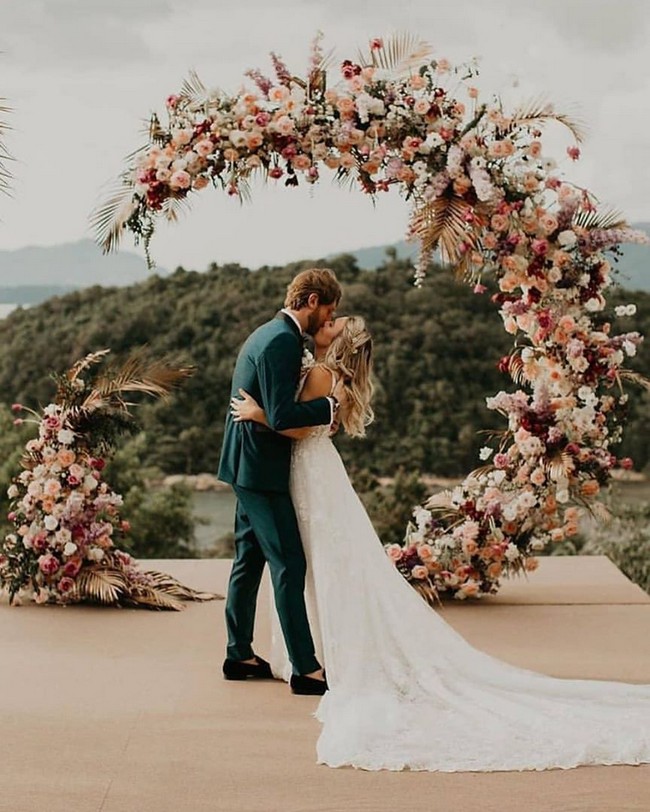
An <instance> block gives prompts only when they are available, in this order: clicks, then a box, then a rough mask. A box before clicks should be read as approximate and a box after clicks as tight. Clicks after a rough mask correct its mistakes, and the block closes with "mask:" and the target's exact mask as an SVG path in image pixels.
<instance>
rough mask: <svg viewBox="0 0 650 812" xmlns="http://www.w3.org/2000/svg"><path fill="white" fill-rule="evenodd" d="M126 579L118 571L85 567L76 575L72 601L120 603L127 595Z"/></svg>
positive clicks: (98, 567)
mask: <svg viewBox="0 0 650 812" xmlns="http://www.w3.org/2000/svg"><path fill="white" fill-rule="evenodd" d="M128 589H129V587H128V582H127V578H126V576H125V574H124V572H122V571H121V570H119V569H113V568H111V567H106V566H101V565H97V566H85V567H83V568H82V569H81V570H80V572H79V574H78V575H77V578H76V581H75V591H74V593H73V595H72V596H71V597H72V598H73V600H79V601H90V602H92V603H102V604H106V605H110V604H113V605H115V604H118V603H120V601H121V599H122V597H123V596H124V595H126V594H127V593H128Z"/></svg>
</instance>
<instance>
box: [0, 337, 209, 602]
mask: <svg viewBox="0 0 650 812" xmlns="http://www.w3.org/2000/svg"><path fill="white" fill-rule="evenodd" d="M107 353H108V351H102V352H98V353H92V354H90V355H88V356H86V357H85V358H84V359H83V360H81V361H79V362H78V363H76V364H75V365H74V366H73V367H72V368H71V369H70V370H69V371H68V372H67V374H65V375H60V376H56V381H57V392H56V397H55V399H54V402H52V403H50V404H49V405H47V406H46V407H45V408H44V409H43V410H42V412H35V411H31V410H29V409H26V408H25V407H23V406H21V405H20V404H14V407H13V409H14V411H15V412H16V413H24V414H26V415H29V416H28V417H26V418H23V417H17V418H16V422H17V423H22V422H25V420H27V421H31V422H33V423H34V424H35V425H36V426H37V428H38V434H37V436H36V437H35V438H34V439H32V440H29V442H28V443H27V445H26V447H25V452H24V455H23V460H22V471H21V472H20V473H19V474H18V475H17V476H16V477H15V478H14V480H13V482H12V484H11V486H10V488H9V497H10V499H11V500H12V502H11V512H10V513H9V520H10V521H11V522H12V524H13V526H14V530H13V532H11V533H10V534H9V535H7V536H6V538H5V539H4V541H3V543H2V544H1V545H0V589H3V590H5V591H6V592H8V594H9V599H10V602H11V603H12V604H17V603H20V602H21V600H22V598H23V597H30V598H32V599H33V600H34V601H35V602H36V603H39V604H44V603H58V604H71V603H82V602H90V603H100V604H108V605H120V606H138V607H146V608H151V609H175V610H178V609H182V608H183V607H184V601H187V600H212V599H213V598H216V597H218V596H217V595H213V594H211V593H204V592H198V591H196V590H193V589H191V588H189V587H186V586H184V585H183V584H181V583H179V582H178V581H177V580H176V579H174V578H172V577H171V576H169V575H166V574H164V573H160V572H155V571H145V570H142V569H141V568H140V567H139V566H138V564H137V562H135V561H134V560H133V559H132V558H131V556H130V555H129V554H128V553H126V552H124V551H122V550H120V549H119V548H118V546H116V545H117V544H118V543H119V542H120V541H122V540H124V539H125V538H126V537H127V534H128V531H129V523H128V521H127V520H126V519H123V518H122V517H121V515H120V508H121V505H122V497H121V496H120V494H118V493H115V491H114V490H113V489H112V488H111V487H110V485H109V484H108V483H107V482H106V481H104V480H103V476H102V471H103V469H104V466H105V462H106V458H107V457H108V456H109V455H110V454H111V452H112V450H113V449H114V448H115V444H116V442H117V440H118V438H119V436H120V435H121V434H122V433H123V432H125V431H128V430H130V429H131V428H132V427H133V425H134V421H133V419H132V415H131V412H130V409H129V407H131V406H132V405H133V404H132V403H129V402H128V401H126V400H125V395H126V393H135V392H140V393H147V394H150V395H154V396H158V397H163V396H165V395H167V394H168V393H169V392H170V391H171V389H172V388H173V387H174V386H175V385H176V384H177V383H179V382H180V381H182V380H183V378H185V377H186V376H187V375H188V374H190V373H191V370H190V369H187V368H178V367H174V366H171V365H169V364H167V363H164V362H156V361H153V362H151V361H148V360H147V359H146V358H145V357H144V355H143V354H142V353H137V352H136V353H135V354H133V355H132V356H131V357H130V358H129V359H127V361H126V362H124V364H123V365H121V366H119V367H115V366H114V367H111V366H109V367H107V368H106V369H104V371H103V372H98V371H97V369H96V366H97V365H98V364H99V363H100V362H102V361H103V360H104V359H105V356H106V355H107Z"/></svg>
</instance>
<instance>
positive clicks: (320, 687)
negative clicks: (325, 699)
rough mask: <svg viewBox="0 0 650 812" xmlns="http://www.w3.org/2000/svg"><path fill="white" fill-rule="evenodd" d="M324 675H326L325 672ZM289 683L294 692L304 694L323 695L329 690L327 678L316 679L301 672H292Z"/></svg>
mask: <svg viewBox="0 0 650 812" xmlns="http://www.w3.org/2000/svg"><path fill="white" fill-rule="evenodd" d="M323 676H325V673H324V672H323ZM289 684H290V685H291V693H292V694H303V695H305V696H322V695H323V694H324V693H325V691H327V690H329V686H328V685H327V680H326V679H314V678H313V677H304V676H302V675H299V674H292V675H291V682H290V683H289Z"/></svg>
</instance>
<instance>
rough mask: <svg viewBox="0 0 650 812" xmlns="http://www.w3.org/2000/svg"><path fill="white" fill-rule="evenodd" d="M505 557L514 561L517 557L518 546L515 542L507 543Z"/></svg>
mask: <svg viewBox="0 0 650 812" xmlns="http://www.w3.org/2000/svg"><path fill="white" fill-rule="evenodd" d="M506 558H507V559H508V561H516V560H517V559H518V558H519V548H518V547H517V545H516V544H512V543H511V544H508V546H507V547H506Z"/></svg>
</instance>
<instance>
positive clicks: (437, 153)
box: [93, 34, 647, 600]
mask: <svg viewBox="0 0 650 812" xmlns="http://www.w3.org/2000/svg"><path fill="white" fill-rule="evenodd" d="M272 61H273V67H274V73H275V76H274V78H272V79H271V78H267V77H266V76H264V75H262V73H260V71H258V70H251V71H249V72H248V73H247V76H248V77H249V79H250V80H251V85H250V86H249V87H245V88H243V89H242V90H241V91H240V92H239V93H237V94H235V95H227V94H225V93H222V92H220V91H213V92H208V91H207V90H206V88H205V87H204V85H203V84H202V83H201V82H200V80H199V79H198V77H197V76H196V75H194V74H192V75H191V76H190V78H189V79H188V80H187V81H186V82H185V84H184V86H183V88H182V90H181V92H180V93H178V94H176V95H171V96H169V97H168V99H167V105H166V106H167V114H168V117H169V122H168V124H167V125H166V126H163V125H162V124H161V123H160V121H159V119H158V118H157V117H156V116H154V117H153V118H152V121H151V128H150V143H149V144H148V145H147V146H146V147H145V148H143V149H142V150H140V151H139V152H137V153H136V154H135V155H134V156H133V158H132V161H131V162H130V165H129V167H128V169H127V170H126V171H125V173H124V174H123V175H122V177H121V178H120V181H119V184H118V187H117V188H116V190H115V193H114V194H113V196H112V197H111V198H110V200H108V201H107V202H106V203H105V204H104V205H103V206H101V207H99V208H98V209H97V210H96V211H95V213H94V215H93V220H94V225H95V227H96V229H97V234H98V239H99V241H100V242H101V244H102V245H103V247H104V248H105V250H111V249H112V248H114V247H115V246H116V245H117V244H118V242H119V239H120V236H121V235H122V233H123V232H124V231H125V230H128V231H130V232H132V233H133V234H134V235H135V238H136V240H138V239H142V240H143V241H144V243H145V247H146V249H147V256H149V254H148V249H149V242H150V239H151V236H152V235H153V232H154V227H155V223H156V220H157V218H158V216H159V215H163V216H166V217H167V218H168V219H175V217H176V215H177V210H178V206H179V204H182V203H183V202H186V201H187V200H188V197H189V196H190V193H192V192H198V191H200V190H201V189H203V188H205V187H207V186H209V185H212V186H220V187H221V188H222V189H223V190H225V191H226V192H227V193H228V194H229V195H231V196H233V197H235V198H238V199H240V200H247V199H248V198H250V196H251V188H250V181H251V179H252V178H253V177H254V176H255V175H260V176H261V177H263V178H264V179H267V180H271V181H274V182H281V183H284V185H286V186H298V185H299V184H300V183H301V182H304V183H308V184H314V183H316V182H317V181H318V179H319V177H320V175H321V173H322V171H323V168H324V167H325V168H327V169H329V170H331V171H333V172H334V173H335V177H336V178H337V179H338V180H340V181H342V182H349V183H350V184H351V185H353V186H356V187H358V188H359V189H360V190H361V191H362V192H364V193H365V194H367V195H370V196H375V195H379V194H381V193H384V192H388V191H389V190H390V189H391V188H397V189H398V191H399V192H400V193H401V194H402V195H403V196H404V198H405V199H406V200H407V201H409V203H410V205H411V218H410V225H409V236H410V237H411V238H412V239H414V240H417V241H418V242H419V246H420V253H419V259H418V261H417V266H416V269H415V282H416V284H418V285H420V284H422V282H423V280H424V278H425V275H426V269H427V266H428V264H429V262H430V260H431V258H432V254H433V252H434V251H436V250H438V251H439V252H440V256H441V259H442V261H443V263H445V264H447V265H449V266H451V267H453V268H454V269H455V271H456V273H458V274H459V275H461V276H462V277H463V278H464V279H466V280H467V281H468V282H469V283H470V284H471V285H473V288H474V291H475V293H477V294H481V293H485V292H486V291H487V290H488V287H487V286H486V285H484V284H483V282H487V283H491V284H492V286H493V287H494V288H496V292H495V293H494V295H493V296H492V298H493V301H494V302H495V303H496V304H497V305H498V307H499V314H500V316H501V318H502V319H503V323H504V327H505V329H506V330H507V332H508V333H510V334H512V335H513V337H514V346H513V349H512V351H511V353H510V354H509V355H508V356H506V357H504V358H502V359H501V360H500V361H499V365H500V368H501V369H502V371H503V372H504V373H507V374H509V375H510V377H511V378H512V380H513V382H514V384H515V387H514V391H510V392H506V391H501V392H499V393H498V394H496V395H495V396H494V397H491V398H488V400H487V405H488V408H490V409H494V410H496V411H498V412H500V413H501V414H502V415H503V416H504V418H506V420H507V427H506V428H505V429H504V430H503V431H502V432H500V433H495V434H493V435H492V436H491V439H490V442H488V443H487V444H486V446H485V447H484V448H483V449H482V451H481V461H482V462H483V463H484V464H483V465H482V467H480V468H478V469H477V470H475V471H473V472H472V473H470V474H469V475H468V476H467V477H466V478H465V480H464V481H463V482H462V483H461V484H460V485H459V486H458V487H456V488H454V489H453V490H452V491H449V492H445V493H443V494H440V495H437V496H434V497H432V498H431V499H430V500H429V502H428V503H427V505H426V506H425V507H423V508H418V509H417V510H416V511H415V513H414V523H413V524H412V525H410V526H409V528H408V530H407V535H406V540H405V542H404V544H402V545H398V544H392V545H388V546H387V553H388V555H389V556H390V557H391V558H392V559H393V560H394V561H395V564H396V566H397V567H398V569H399V570H400V571H401V572H402V574H403V575H404V576H405V577H406V578H407V579H408V580H410V581H411V582H412V583H413V585H414V586H416V587H418V588H419V589H420V591H422V593H423V594H424V595H425V597H427V598H428V599H430V600H433V598H434V597H435V595H436V594H438V593H441V592H448V593H452V594H454V596H455V597H457V598H467V597H471V596H479V595H482V594H487V593H493V592H496V590H497V589H498V586H499V580H500V578H502V577H503V576H507V575H510V574H513V573H520V572H523V571H525V570H532V569H534V568H535V567H536V566H537V559H536V558H535V553H536V552H538V551H542V550H544V549H545V548H546V547H547V546H549V545H551V544H553V543H554V542H558V541H561V540H563V539H565V538H567V537H570V536H572V535H574V534H576V533H577V532H578V525H579V520H580V516H581V513H583V512H584V511H585V510H588V511H590V512H592V513H595V514H596V515H603V514H604V513H605V508H604V507H603V506H602V504H601V503H600V502H599V501H598V494H599V492H600V490H601V489H602V487H603V485H605V483H606V482H607V481H608V479H609V478H610V476H611V471H612V469H613V468H615V467H616V466H622V467H624V468H625V467H628V466H629V465H630V464H631V461H630V460H625V459H624V460H619V459H617V458H616V456H615V455H614V454H613V453H612V451H611V447H612V446H614V445H615V444H616V443H617V442H618V441H619V440H620V438H621V432H622V422H623V419H624V413H625V404H626V401H627V395H626V394H625V393H624V392H623V388H622V383H623V381H624V379H625V378H636V379H637V380H641V379H640V378H639V376H635V375H634V374H633V373H631V372H630V371H628V370H626V369H625V368H624V365H625V360H626V356H632V355H634V354H635V352H636V349H637V347H638V345H639V343H640V342H641V340H642V336H640V335H639V334H638V333H635V332H628V333H619V334H616V333H615V332H614V331H613V329H612V315H613V314H608V313H607V310H606V300H605V291H606V290H607V288H608V287H609V286H610V284H611V283H612V268H611V265H610V263H609V261H608V260H607V258H606V256H605V255H604V253H603V252H604V251H607V250H608V249H609V250H614V251H616V247H617V246H618V245H619V244H620V243H622V242H626V241H627V242H647V238H646V237H645V235H643V234H641V233H639V232H635V231H633V230H631V229H630V228H629V227H628V226H627V225H626V223H625V222H624V221H623V220H622V218H621V217H620V216H619V215H617V214H615V213H613V212H611V211H601V210H598V209H597V207H596V205H595V201H594V198H593V196H592V195H591V194H590V193H589V192H588V191H587V190H585V189H582V188H579V187H577V186H576V185H574V184H572V183H571V182H569V181H567V180H565V179H564V178H563V177H562V176H561V175H560V173H559V172H558V170H557V169H556V165H555V162H554V161H553V160H550V159H549V158H547V157H546V156H545V154H544V147H543V143H542V140H541V137H542V128H543V126H544V125H545V124H546V123H548V122H556V123H559V124H561V125H563V126H565V127H566V128H567V129H568V131H569V132H570V133H571V134H572V136H573V140H574V145H572V146H570V147H568V149H567V153H568V158H570V159H572V160H577V159H578V158H579V155H580V149H579V143H580V142H581V140H582V132H581V128H580V126H579V124H577V123H576V122H574V121H572V120H571V119H570V118H568V117H567V116H564V115H562V114H560V113H558V112H556V111H555V110H554V109H553V107H552V105H550V104H548V103H539V102H537V103H531V104H527V105H523V106H521V107H520V108H518V109H516V110H513V111H512V112H506V111H505V110H504V108H503V105H502V104H501V103H500V101H499V100H498V99H494V100H492V101H490V102H488V101H482V100H481V98H480V94H479V91H478V90H477V88H476V87H475V86H474V84H473V81H474V78H475V76H476V75H477V71H476V68H475V66H474V65H464V66H461V67H456V68H455V67H452V66H451V65H450V64H449V63H448V62H447V60H445V59H435V58H432V57H431V53H430V49H429V47H428V46H427V45H426V44H425V43H423V42H421V41H419V40H418V39H417V38H414V37H410V36H400V37H394V38H392V39H390V40H386V41H384V40H382V39H373V40H372V41H371V42H370V44H369V48H368V50H367V52H366V53H360V54H359V56H358V58H357V59H354V60H353V59H346V60H345V61H343V62H342V63H341V65H340V68H339V71H340V73H339V75H338V76H337V80H336V83H335V84H334V85H332V86H330V85H329V84H328V79H329V77H330V74H329V73H328V62H329V61H330V60H328V58H326V57H325V56H324V54H323V52H322V49H321V36H320V34H319V35H318V36H317V37H316V39H315V40H314V42H313V43H312V48H311V57H310V64H309V69H308V71H307V75H306V77H304V78H300V77H296V76H294V75H292V73H291V72H290V71H289V70H288V69H287V67H286V65H285V64H284V63H283V62H282V61H281V60H280V58H279V57H277V56H276V55H275V54H272ZM451 86H453V88H454V89H453V91H452V90H451V89H450V88H451ZM633 308H634V306H633V305H628V306H626V307H624V308H622V309H621V308H619V309H618V310H619V312H618V313H617V314H616V315H619V316H621V315H622V316H625V315H629V314H630V313H631V312H633ZM643 382H644V383H645V381H643Z"/></svg>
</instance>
